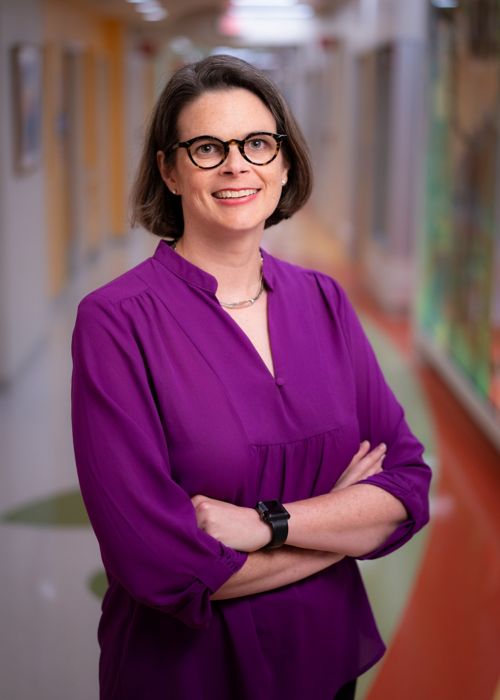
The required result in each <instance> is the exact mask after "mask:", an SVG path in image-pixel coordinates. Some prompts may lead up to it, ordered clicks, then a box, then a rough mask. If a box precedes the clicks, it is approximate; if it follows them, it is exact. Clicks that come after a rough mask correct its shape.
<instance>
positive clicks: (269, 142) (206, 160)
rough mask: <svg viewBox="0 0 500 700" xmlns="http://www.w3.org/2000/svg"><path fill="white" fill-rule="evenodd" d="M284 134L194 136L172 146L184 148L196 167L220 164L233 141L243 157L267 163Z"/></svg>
mask: <svg viewBox="0 0 500 700" xmlns="http://www.w3.org/2000/svg"><path fill="white" fill-rule="evenodd" d="M284 139H286V134H273V133H271V132H270V131H256V132H254V133H251V134H248V136H247V137H246V138H244V139H230V140H229V141H222V140H221V139H218V138H217V137H216V136H196V137H195V138H194V139H189V141H179V143H176V144H174V145H173V146H172V150H175V149H176V148H185V149H186V150H187V152H188V155H189V158H190V159H191V162H192V163H194V165H196V166H197V167H198V168H203V169H204V170H210V168H217V166H219V165H221V164H222V163H223V162H224V161H225V160H226V158H227V157H228V155H229V147H230V146H231V145H232V144H233V143H234V144H236V145H237V146H238V150H239V152H240V153H241V155H242V156H243V158H244V159H245V160H246V161H248V162H249V163H252V164H253V165H267V164H268V163H271V161H273V160H274V159H275V158H276V156H277V155H278V153H279V151H280V148H281V143H282V141H284Z"/></svg>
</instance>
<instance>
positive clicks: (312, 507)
mask: <svg viewBox="0 0 500 700" xmlns="http://www.w3.org/2000/svg"><path fill="white" fill-rule="evenodd" d="M285 508H286V509H287V510H288V512H289V513H290V520H289V521H288V539H287V543H288V544H289V545H292V546H294V547H303V548H305V549H308V550H309V549H318V550H322V551H328V552H338V553H341V554H344V555H348V556H354V557H355V556H363V555H364V554H367V553H368V552H371V551H372V550H374V549H376V548H377V547H379V546H380V545H381V544H383V542H385V540H386V539H387V538H388V537H389V536H390V535H391V533H392V532H393V531H394V530H395V529H396V527H397V526H398V525H399V524H400V523H402V522H403V521H404V520H406V518H407V517H408V516H407V513H406V509H405V507H404V505H403V504H402V503H401V501H399V500H398V499H397V498H395V497H394V496H392V495H391V494H390V493H388V492H387V491H385V490H384V489H381V488H378V487H377V486H372V485H370V484H353V485H352V486H349V487H347V488H343V489H339V490H338V491H332V492H331V493H328V494H325V495H323V496H317V497H315V498H309V499H307V500H303V501H296V502H295V503H287V504H285Z"/></svg>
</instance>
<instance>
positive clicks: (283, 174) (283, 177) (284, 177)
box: [281, 163, 290, 187]
mask: <svg viewBox="0 0 500 700" xmlns="http://www.w3.org/2000/svg"><path fill="white" fill-rule="evenodd" d="M289 170H290V168H289V167H288V164H286V163H285V165H284V167H283V169H282V171H281V184H282V185H283V187H284V186H285V185H286V183H287V182H288V171H289Z"/></svg>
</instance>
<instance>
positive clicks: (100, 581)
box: [87, 571, 108, 599]
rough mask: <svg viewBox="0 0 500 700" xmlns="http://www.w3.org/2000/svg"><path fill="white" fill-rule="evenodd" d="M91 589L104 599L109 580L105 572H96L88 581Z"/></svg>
mask: <svg viewBox="0 0 500 700" xmlns="http://www.w3.org/2000/svg"><path fill="white" fill-rule="evenodd" d="M87 584H88V587H89V589H90V590H91V591H92V593H93V594H94V595H95V596H96V597H97V598H99V599H102V598H104V594H105V593H106V590H107V588H108V579H107V577H106V574H105V573H104V571H96V573H95V574H92V576H91V577H90V578H89V579H88V581H87Z"/></svg>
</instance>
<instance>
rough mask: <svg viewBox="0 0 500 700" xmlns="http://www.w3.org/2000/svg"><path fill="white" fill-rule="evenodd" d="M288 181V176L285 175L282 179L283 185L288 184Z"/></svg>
mask: <svg viewBox="0 0 500 700" xmlns="http://www.w3.org/2000/svg"><path fill="white" fill-rule="evenodd" d="M287 182H288V180H287V179H286V177H284V178H283V180H282V181H281V184H282V185H283V187H284V186H285V185H286V183H287Z"/></svg>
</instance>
